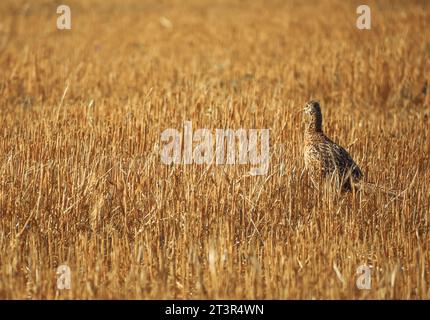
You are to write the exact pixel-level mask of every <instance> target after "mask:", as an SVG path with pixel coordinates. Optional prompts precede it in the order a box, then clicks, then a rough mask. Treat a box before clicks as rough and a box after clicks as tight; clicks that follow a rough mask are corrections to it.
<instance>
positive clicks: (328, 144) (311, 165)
mask: <svg viewBox="0 0 430 320" xmlns="http://www.w3.org/2000/svg"><path fill="white" fill-rule="evenodd" d="M303 111H304V114H305V118H306V129H305V138H304V158H305V167H306V169H307V171H308V173H309V175H310V177H311V180H312V182H313V184H314V186H316V187H318V184H319V183H320V182H322V181H324V180H331V181H332V182H334V183H335V186H336V187H337V188H340V189H341V190H342V191H351V190H352V189H353V188H354V186H355V185H356V184H357V183H358V182H359V181H360V180H361V179H362V178H363V173H362V172H361V170H360V168H359V167H358V166H357V164H356V163H355V162H354V160H352V158H351V156H350V155H349V154H348V152H347V151H346V150H345V149H344V148H342V147H341V146H340V145H338V144H336V143H335V142H333V141H332V140H330V139H329V138H328V137H327V136H326V135H325V134H324V132H323V130H322V114H321V107H320V104H319V102H318V101H315V100H312V101H310V102H308V103H307V104H306V106H305V108H304V109H303Z"/></svg>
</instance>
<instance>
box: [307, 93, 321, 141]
mask: <svg viewBox="0 0 430 320" xmlns="http://www.w3.org/2000/svg"><path fill="white" fill-rule="evenodd" d="M303 112H304V114H305V121H306V133H309V134H312V133H315V132H322V114H321V107H320V104H319V102H318V101H316V100H311V101H309V102H308V103H306V106H305V108H304V109H303Z"/></svg>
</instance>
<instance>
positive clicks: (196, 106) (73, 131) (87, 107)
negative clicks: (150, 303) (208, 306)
mask: <svg viewBox="0 0 430 320" xmlns="http://www.w3.org/2000/svg"><path fill="white" fill-rule="evenodd" d="M63 2H68V4H70V6H71V8H72V30H71V31H58V30H57V29H56V28H55V25H56V24H55V23H56V17H57V15H56V6H57V5H58V4H59V2H58V1H28V2H24V1H11V0H10V1H1V4H0V66H1V73H0V108H1V109H0V123H1V126H0V228H1V232H0V297H1V298H7V299H16V298H42V299H46V298H47V299H52V298H59V299H63V298H66V299H67V298H83V299H93V298H130V299H136V298H138V299H141V298H143V299H147V298H162V299H163V298H179V299H182V298H238V299H241V298H250V299H254V298H264V299H266V298H268V299H270V298H274V299H285V298H294V299H298V298H324V299H325V298H328V299H331V298H365V299H366V298H370V299H372V298H377V299H380V298H382V299H390V298H401V299H411V298H426V299H428V298H430V285H429V280H430V274H429V267H430V266H429V250H430V237H429V235H430V212H429V211H430V209H429V208H430V190H429V188H428V183H429V182H430V169H429V165H430V105H429V94H428V89H426V86H425V84H426V83H428V82H429V81H430V79H429V70H430V68H429V67H430V62H429V61H430V59H429V55H430V41H429V39H430V28H429V21H430V4H429V3H428V2H426V1H421V2H420V1H413V2H412V1H408V2H407V1H403V2H400V1H377V2H371V3H370V6H371V8H372V19H373V20H372V30H371V31H359V30H357V29H356V28H355V19H356V17H357V15H356V13H355V9H356V7H357V5H359V4H361V3H359V2H356V1H351V2H348V3H346V1H338V2H333V1H321V2H319V1H318V2H317V1H303V2H302V1H289V2H284V1H271V2H270V3H266V4H263V2H260V1H213V3H212V4H211V5H209V4H208V3H204V2H205V1H200V0H194V1H187V3H186V4H185V3H183V1H179V0H178V1H163V2H162V3H159V2H158V1H157V2H156V1H153V2H152V1H145V2H144V3H145V4H143V3H141V2H140V1H137V0H135V1H134V0H127V1H106V0H103V1H101V0H100V1H95V0H91V1H85V2H84V1H80V2H76V1H62V2H61V3H63ZM26 3H28V4H27V5H26ZM120 3H121V4H120ZM163 17H164V18H163ZM160 18H161V20H160ZM165 19H168V20H169V21H171V23H172V27H171V28H169V23H166V20H165ZM160 21H161V22H160ZM311 97H313V98H318V99H320V101H321V103H322V106H323V114H324V116H325V122H324V124H325V128H326V131H327V133H328V134H329V135H330V136H332V137H333V138H334V139H335V140H337V141H339V142H341V144H343V145H344V146H346V147H348V149H349V150H350V151H351V153H352V154H353V156H354V158H355V159H356V161H357V162H358V163H359V164H360V165H361V167H362V168H363V170H364V171H365V172H366V176H367V180H368V181H373V182H377V183H379V184H381V185H383V186H386V187H388V188H394V189H397V190H405V189H407V190H406V191H405V193H404V197H403V199H396V200H393V199H392V197H390V196H388V195H386V194H384V193H381V192H374V193H370V194H360V195H357V196H356V197H353V196H346V197H342V196H340V197H339V196H335V195H333V194H331V193H329V192H327V191H321V192H318V191H315V190H314V189H312V187H311V185H310V183H309V181H308V179H307V178H306V176H304V178H303V179H301V178H300V173H301V171H302V168H303V166H304V163H303V159H302V151H301V141H302V139H303V136H302V129H303V128H302V123H301V119H300V117H298V116H297V114H296V111H297V110H298V109H299V108H302V107H303V105H304V103H305V102H306V101H307V100H308V99H309V98H311ZM186 120H191V121H192V122H193V126H194V128H211V129H215V128H223V127H229V128H234V129H235V128H269V129H270V130H271V131H270V148H271V149H270V151H271V158H270V169H269V173H268V174H267V176H260V177H249V176H247V172H248V169H249V167H248V166H240V165H236V166H210V167H205V166H199V165H188V166H183V165H177V166H166V165H164V164H162V163H161V161H160V156H159V154H158V151H157V146H159V138H160V133H161V132H162V131H163V130H164V129H166V128H177V129H181V127H182V124H183V122H184V121H186ZM415 174H417V178H416V179H415V181H413V177H414V175H415ZM63 263H67V264H68V265H69V266H70V268H71V270H72V289H71V290H64V291H58V290H57V289H56V275H55V271H56V268H57V266H58V265H60V264H63ZM364 263H365V264H368V265H371V266H373V278H372V279H373V282H372V289H371V290H369V291H362V290H358V289H357V288H356V286H355V281H356V278H357V276H356V275H355V272H356V268H357V267H358V266H359V265H361V264H364ZM336 270H337V271H336Z"/></svg>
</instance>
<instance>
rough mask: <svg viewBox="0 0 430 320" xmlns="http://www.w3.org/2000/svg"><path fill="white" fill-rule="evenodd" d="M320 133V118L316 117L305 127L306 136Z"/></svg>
mask: <svg viewBox="0 0 430 320" xmlns="http://www.w3.org/2000/svg"><path fill="white" fill-rule="evenodd" d="M315 133H322V117H321V116H316V117H315V118H313V119H312V120H311V121H310V122H309V123H308V125H307V127H306V134H315Z"/></svg>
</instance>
